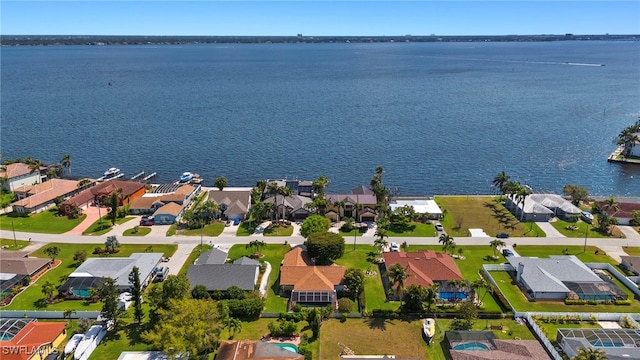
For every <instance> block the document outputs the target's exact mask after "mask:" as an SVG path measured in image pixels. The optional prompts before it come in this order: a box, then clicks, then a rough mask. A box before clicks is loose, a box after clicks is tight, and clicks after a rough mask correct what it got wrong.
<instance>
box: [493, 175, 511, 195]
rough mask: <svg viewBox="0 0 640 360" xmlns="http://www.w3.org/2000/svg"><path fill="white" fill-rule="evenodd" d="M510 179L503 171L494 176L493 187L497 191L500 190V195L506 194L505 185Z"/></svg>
mask: <svg viewBox="0 0 640 360" xmlns="http://www.w3.org/2000/svg"><path fill="white" fill-rule="evenodd" d="M510 178H511V177H510V176H509V175H507V174H506V173H505V172H504V171H501V172H499V173H498V175H496V176H495V177H494V178H493V182H492V184H493V186H495V187H496V188H497V189H498V190H500V192H501V193H502V195H504V194H505V193H506V190H507V188H506V185H507V183H509V179H510Z"/></svg>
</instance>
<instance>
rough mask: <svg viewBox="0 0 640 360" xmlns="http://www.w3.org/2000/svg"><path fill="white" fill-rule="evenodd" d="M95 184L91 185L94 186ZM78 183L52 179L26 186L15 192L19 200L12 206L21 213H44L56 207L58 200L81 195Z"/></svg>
mask: <svg viewBox="0 0 640 360" xmlns="http://www.w3.org/2000/svg"><path fill="white" fill-rule="evenodd" d="M93 184H95V183H91V185H93ZM80 191H81V189H78V181H75V180H65V179H51V180H49V181H45V182H42V183H39V184H35V185H25V186H22V187H19V188H17V189H15V190H14V193H15V194H16V197H17V198H18V200H17V201H16V202H14V203H13V204H11V206H12V207H13V210H14V211H16V212H19V213H24V214H27V213H32V212H37V211H43V210H45V209H47V208H48V207H50V206H53V205H55V201H56V199H58V198H68V197H70V196H74V195H76V194H77V193H79V192H80Z"/></svg>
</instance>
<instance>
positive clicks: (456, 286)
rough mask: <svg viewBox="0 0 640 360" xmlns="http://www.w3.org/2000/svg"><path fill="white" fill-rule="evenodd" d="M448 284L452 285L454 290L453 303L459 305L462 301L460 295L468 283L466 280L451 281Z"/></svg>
mask: <svg viewBox="0 0 640 360" xmlns="http://www.w3.org/2000/svg"><path fill="white" fill-rule="evenodd" d="M448 282H449V285H451V287H452V288H453V302H454V303H458V301H459V300H460V297H459V296H458V293H459V292H461V290H462V289H463V288H464V287H466V286H467V282H466V281H464V280H449V281H448Z"/></svg>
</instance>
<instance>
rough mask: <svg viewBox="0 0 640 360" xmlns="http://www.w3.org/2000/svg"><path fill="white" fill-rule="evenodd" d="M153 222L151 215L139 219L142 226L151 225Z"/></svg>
mask: <svg viewBox="0 0 640 360" xmlns="http://www.w3.org/2000/svg"><path fill="white" fill-rule="evenodd" d="M154 223H155V222H154V220H153V216H143V217H142V219H141V220H140V225H142V226H153V224H154Z"/></svg>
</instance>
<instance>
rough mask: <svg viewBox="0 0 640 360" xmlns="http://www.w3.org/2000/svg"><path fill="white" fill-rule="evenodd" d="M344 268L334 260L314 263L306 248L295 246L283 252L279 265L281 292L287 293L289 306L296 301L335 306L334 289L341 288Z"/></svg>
mask: <svg viewBox="0 0 640 360" xmlns="http://www.w3.org/2000/svg"><path fill="white" fill-rule="evenodd" d="M345 271H346V268H345V267H344V266H339V265H336V264H333V265H328V266H318V265H313V264H312V262H311V259H310V258H309V255H308V254H307V251H306V250H305V249H304V248H303V247H302V246H297V247H295V248H293V249H292V250H291V251H289V252H288V253H286V254H285V255H284V259H283V260H282V265H281V266H280V296H288V297H289V308H292V307H293V306H294V305H295V304H297V303H310V304H315V305H318V306H322V305H327V304H331V305H332V306H333V307H334V308H336V307H337V302H338V296H337V292H338V291H341V290H343V287H344V285H343V281H344V273H345Z"/></svg>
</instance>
